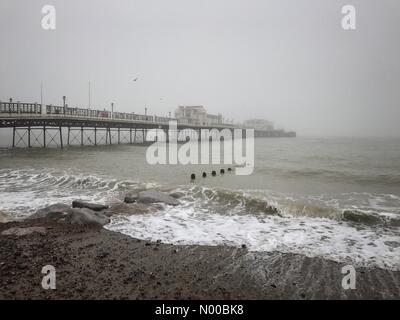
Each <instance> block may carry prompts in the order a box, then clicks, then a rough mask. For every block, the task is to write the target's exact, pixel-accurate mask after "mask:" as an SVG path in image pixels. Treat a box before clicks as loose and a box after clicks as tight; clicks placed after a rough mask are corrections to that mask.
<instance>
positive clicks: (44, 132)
mask: <svg viewBox="0 0 400 320" xmlns="http://www.w3.org/2000/svg"><path fill="white" fill-rule="evenodd" d="M43 148H46V127H45V126H44V127H43Z"/></svg>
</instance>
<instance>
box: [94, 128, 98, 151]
mask: <svg viewBox="0 0 400 320" xmlns="http://www.w3.org/2000/svg"><path fill="white" fill-rule="evenodd" d="M94 145H95V146H97V128H96V127H95V128H94Z"/></svg>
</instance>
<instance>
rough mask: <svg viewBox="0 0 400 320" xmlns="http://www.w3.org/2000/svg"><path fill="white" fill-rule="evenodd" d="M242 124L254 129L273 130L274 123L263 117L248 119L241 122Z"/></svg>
mask: <svg viewBox="0 0 400 320" xmlns="http://www.w3.org/2000/svg"><path fill="white" fill-rule="evenodd" d="M243 126H244V127H246V128H254V129H255V130H261V131H272V130H274V123H273V122H272V121H269V120H265V119H250V120H246V121H245V122H243Z"/></svg>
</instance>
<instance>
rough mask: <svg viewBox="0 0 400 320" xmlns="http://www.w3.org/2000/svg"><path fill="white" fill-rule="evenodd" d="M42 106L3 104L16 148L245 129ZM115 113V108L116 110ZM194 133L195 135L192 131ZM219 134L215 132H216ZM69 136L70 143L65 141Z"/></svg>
mask: <svg viewBox="0 0 400 320" xmlns="http://www.w3.org/2000/svg"><path fill="white" fill-rule="evenodd" d="M63 100H64V104H63V105H62V106H57V105H45V106H43V107H42V105H41V104H38V103H23V102H13V101H12V100H11V99H10V101H9V102H1V101H0V128H12V131H13V132H12V147H13V148H16V147H28V148H31V147H42V148H46V147H48V146H54V145H56V146H58V147H60V148H63V147H64V146H65V145H66V146H71V145H81V146H83V145H94V146H97V145H101V144H103V145H104V144H110V145H111V144H122V143H126V144H138V143H145V142H146V141H147V140H146V137H147V132H148V130H150V129H161V130H164V131H165V132H168V128H169V122H170V121H176V122H177V131H178V133H179V132H180V131H182V130H186V129H192V130H194V131H196V132H197V134H198V136H199V137H201V130H202V129H208V130H211V129H216V130H217V132H220V131H221V130H223V129H229V130H232V131H233V130H234V129H242V130H243V132H244V131H245V128H240V127H238V126H235V125H232V124H224V123H220V124H212V125H203V126H200V125H197V124H191V123H187V122H183V121H182V120H180V119H175V118H169V117H158V116H155V115H154V116H151V115H142V114H137V113H133V112H132V113H122V112H113V111H107V110H94V109H84V108H71V107H69V106H68V105H67V104H65V97H64V99H63ZM112 109H113V108H112ZM191 132H192V133H193V131H191ZM214 132H215V130H214ZM284 134H287V133H285V132H278V133H277V132H275V133H273V132H261V131H256V132H255V137H268V136H272V137H274V136H285V135H284ZM65 135H66V139H65Z"/></svg>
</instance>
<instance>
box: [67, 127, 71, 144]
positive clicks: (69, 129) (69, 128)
mask: <svg viewBox="0 0 400 320" xmlns="http://www.w3.org/2000/svg"><path fill="white" fill-rule="evenodd" d="M70 131H71V127H68V135H67V145H68V147H69V133H70Z"/></svg>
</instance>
